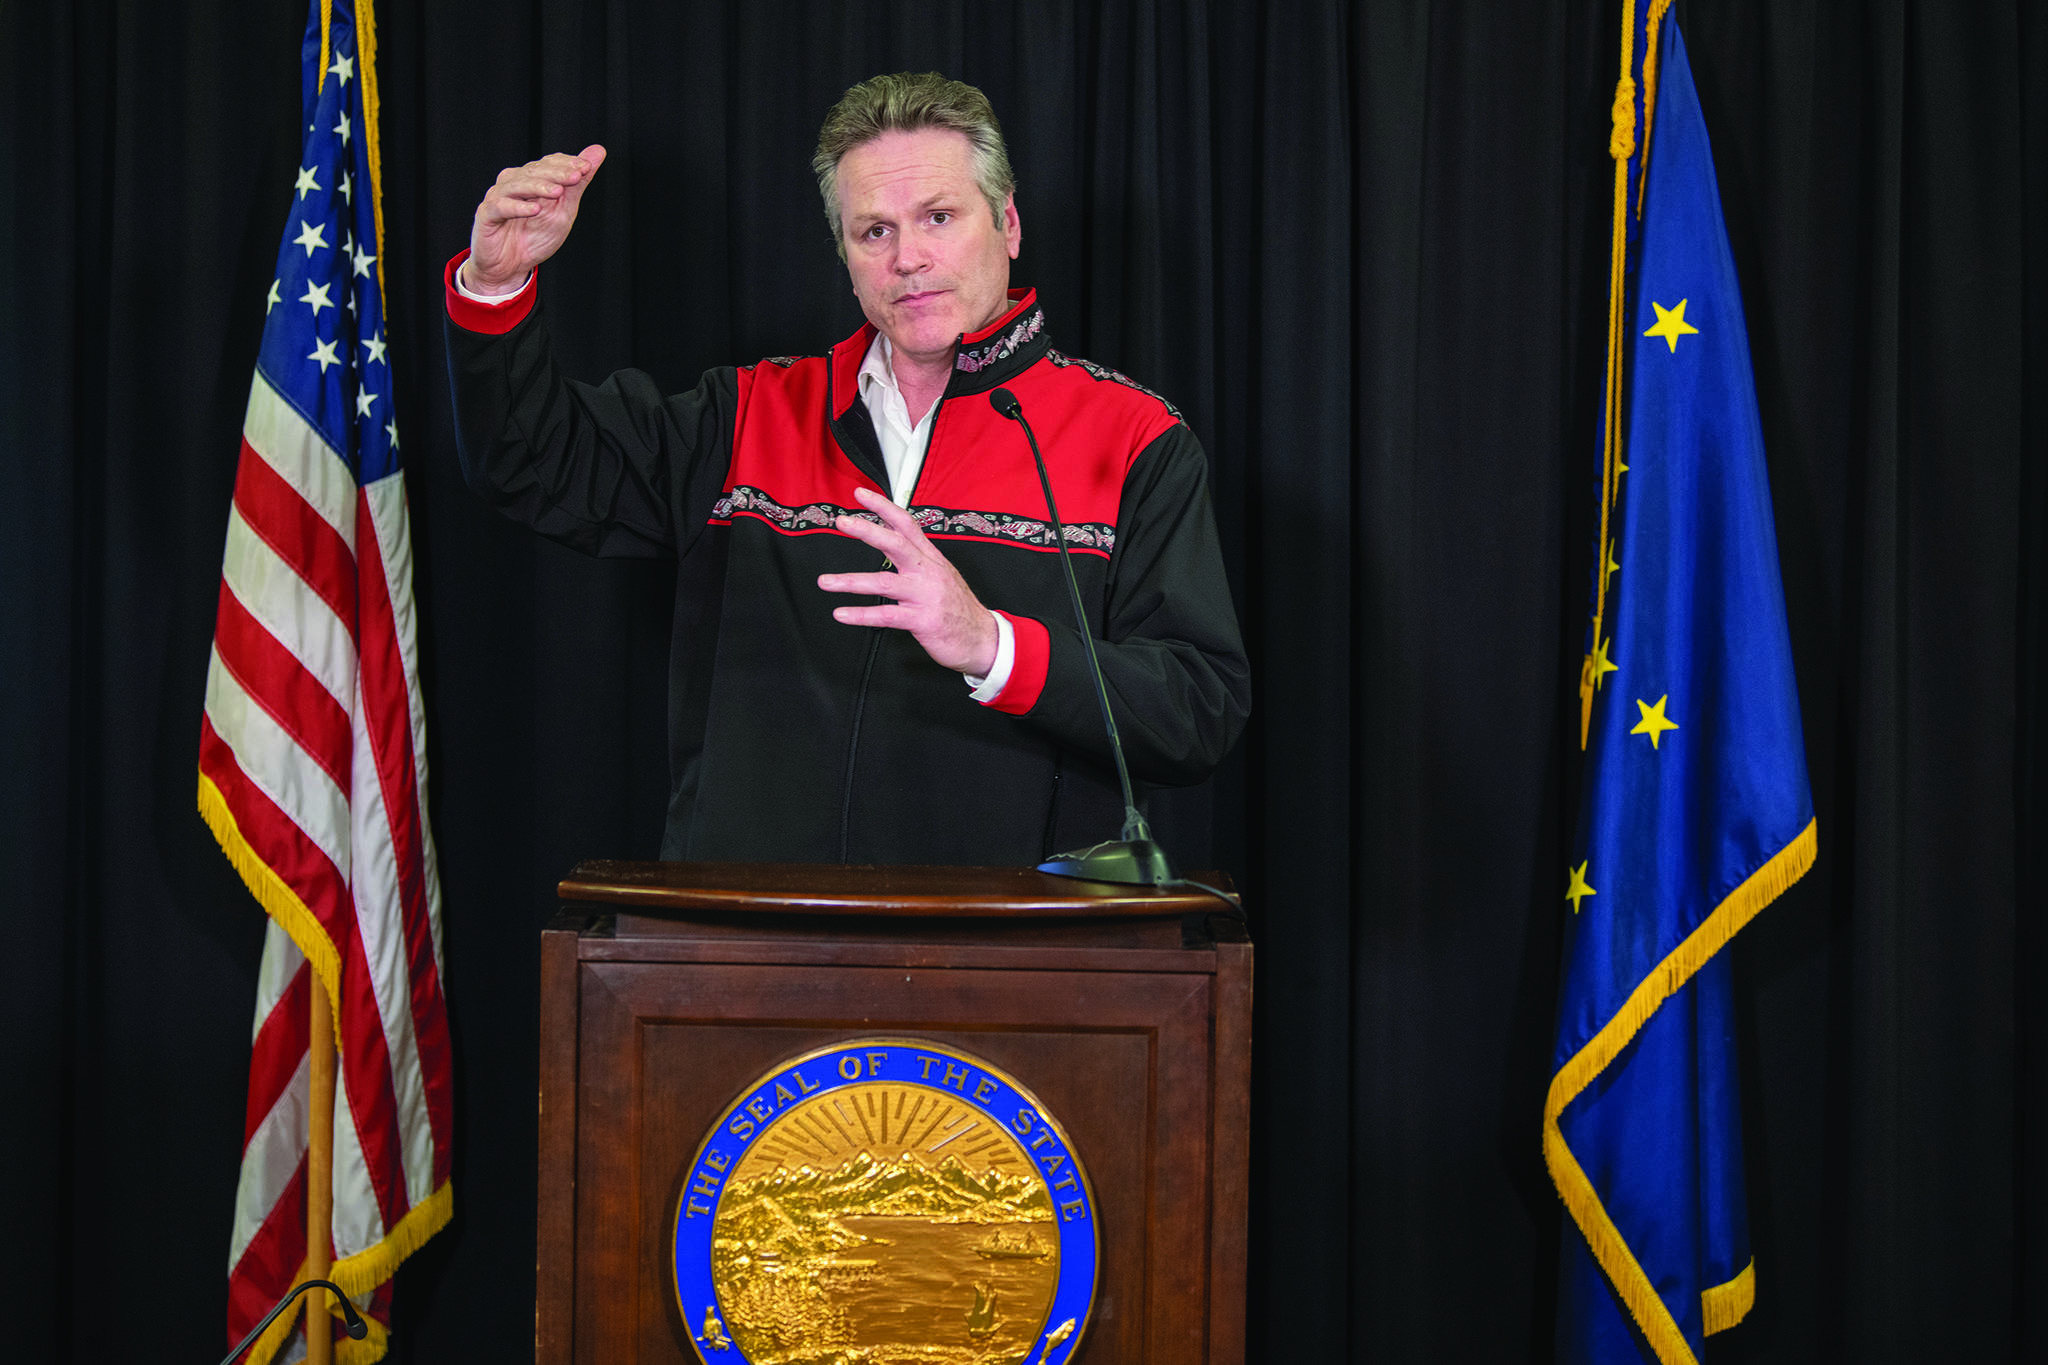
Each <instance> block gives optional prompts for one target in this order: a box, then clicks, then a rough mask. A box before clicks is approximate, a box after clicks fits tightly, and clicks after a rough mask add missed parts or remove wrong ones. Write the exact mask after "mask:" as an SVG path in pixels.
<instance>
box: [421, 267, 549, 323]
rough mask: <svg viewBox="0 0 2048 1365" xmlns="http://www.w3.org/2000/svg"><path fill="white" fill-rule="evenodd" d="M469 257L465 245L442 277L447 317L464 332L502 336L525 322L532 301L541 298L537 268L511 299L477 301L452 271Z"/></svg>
mask: <svg viewBox="0 0 2048 1365" xmlns="http://www.w3.org/2000/svg"><path fill="white" fill-rule="evenodd" d="M468 259H469V248H468V247H464V248H463V249H462V250H460V251H458V252H456V253H455V258H454V259H453V260H451V261H449V262H448V269H447V271H446V273H445V274H444V275H443V276H442V279H443V282H444V283H445V284H446V286H447V289H446V294H447V300H448V316H449V317H450V318H451V319H452V320H453V321H454V323H455V325H456V326H457V327H460V328H461V329H462V330H463V331H465V332H487V333H489V334H490V335H492V336H502V335H503V334H504V333H506V332H509V331H511V330H512V329H513V328H514V327H517V326H518V325H519V324H520V323H522V322H524V321H526V315H527V314H528V313H531V312H532V311H533V301H534V300H535V299H537V298H539V297H540V290H539V289H538V288H537V287H536V285H537V282H538V281H539V279H540V272H539V271H538V270H536V271H534V272H533V273H532V274H531V275H529V276H527V277H526V287H525V288H524V289H521V290H520V291H519V292H518V293H517V294H514V295H513V296H512V298H511V301H510V302H507V303H499V304H489V303H478V302H477V301H476V300H475V299H472V298H470V297H468V296H467V295H465V294H464V293H463V292H462V291H461V290H460V289H457V288H456V287H455V272H456V271H458V270H460V269H461V268H462V263H463V262H464V261H466V260H468Z"/></svg>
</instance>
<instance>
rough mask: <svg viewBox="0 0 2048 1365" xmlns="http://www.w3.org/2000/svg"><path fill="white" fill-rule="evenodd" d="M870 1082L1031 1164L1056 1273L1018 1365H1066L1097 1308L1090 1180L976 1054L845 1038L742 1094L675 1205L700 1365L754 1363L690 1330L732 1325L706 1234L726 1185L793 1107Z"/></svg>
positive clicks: (1061, 1137)
mask: <svg viewBox="0 0 2048 1365" xmlns="http://www.w3.org/2000/svg"><path fill="white" fill-rule="evenodd" d="M877 1083H888V1084H892V1085H897V1086H902V1087H905V1088H908V1089H912V1090H923V1091H931V1092H933V1093H935V1094H937V1095H939V1096H942V1097H944V1098H946V1099H949V1100H953V1101H956V1102H959V1101H964V1102H965V1103H966V1104H967V1105H969V1106H971V1107H972V1108H973V1109H976V1110H979V1111H981V1113H982V1114H983V1115H984V1116H985V1117H986V1118H987V1120H988V1121H989V1122H990V1123H991V1125H992V1126H999V1127H1001V1128H1002V1129H1004V1130H1005V1132H1006V1134H1007V1135H1008V1136H1009V1137H1010V1138H1011V1139H1013V1140H1014V1141H1015V1143H1016V1144H1017V1145H1018V1146H1020V1147H1022V1148H1023V1149H1024V1151H1025V1153H1026V1154H1027V1155H1028V1156H1029V1157H1030V1159H1031V1160H1032V1162H1033V1164H1034V1166H1035V1167H1036V1170H1035V1171H1034V1174H1035V1175H1036V1176H1037V1177H1038V1178H1039V1179H1041V1180H1042V1181H1043V1182H1044V1184H1045V1185H1046V1187H1047V1192H1048V1194H1049V1195H1050V1198H1051V1200H1052V1204H1053V1208H1054V1218H1053V1223H1052V1226H1053V1230H1054V1231H1055V1232H1056V1233H1057V1235H1058V1239H1059V1274H1058V1280H1057V1283H1056V1285H1055V1288H1054V1290H1053V1294H1052V1300H1051V1304H1050V1306H1049V1308H1048V1309H1047V1312H1046V1315H1045V1319H1044V1322H1043V1323H1042V1324H1041V1330H1040V1331H1039V1332H1038V1334H1037V1335H1036V1336H1035V1337H1034V1338H1033V1341H1032V1345H1031V1348H1030V1350H1029V1351H1027V1352H1025V1354H1024V1355H1022V1356H1020V1357H1018V1359H1017V1362H1016V1365H1067V1362H1068V1361H1070V1360H1071V1359H1072V1358H1073V1356H1074V1354H1075V1352H1076V1351H1077V1350H1078V1349H1079V1348H1080V1344H1081V1340H1082V1338H1083V1336H1084V1335H1085V1333H1086V1331H1087V1326H1088V1316H1089V1312H1090V1310H1091V1309H1092V1308H1093V1307H1094V1304H1095V1289H1096V1280H1097V1269H1098V1260H1099V1254H1100V1249H1101V1234H1100V1231H1099V1229H1098V1227H1097V1225H1096V1217H1095V1191H1094V1187H1093V1186H1092V1185H1090V1184H1089V1181H1088V1174H1087V1171H1086V1169H1085V1168H1084V1167H1083V1166H1082V1164H1081V1161H1080V1159H1079V1157H1078V1156H1077V1155H1076V1153H1075V1152H1074V1148H1073V1144H1072V1143H1071V1142H1070V1141H1069V1140H1068V1138H1067V1135H1066V1132H1065V1130H1063V1129H1062V1128H1061V1127H1060V1125H1059V1123H1058V1122H1057V1121H1056V1120H1054V1119H1053V1118H1052V1116H1051V1115H1049V1114H1047V1113H1046V1112H1045V1106H1044V1105H1042V1104H1040V1103H1039V1101H1038V1097H1037V1096H1036V1095H1033V1094H1032V1093H1031V1091H1029V1090H1028V1089H1026V1088H1025V1087H1024V1086H1023V1085H1022V1084H1020V1083H1019V1082H1017V1081H1016V1080H1015V1079H1013V1078H1012V1077H1010V1076H1009V1075H1007V1074H1005V1073H1004V1072H1002V1071H1001V1070H999V1069H997V1068H996V1067H994V1066H992V1065H990V1064H989V1063H988V1062H986V1061H984V1060H982V1059H981V1058H979V1057H977V1056H975V1055H973V1054H972V1053H968V1052H962V1051H960V1050H959V1049H957V1048H953V1047H948V1046H946V1045H944V1044H940V1043H933V1042H930V1041H928V1040H925V1039H918V1038H851V1039H848V1040H846V1041H844V1042H840V1043H835V1044H833V1045H832V1046H830V1047H824V1048H819V1049H817V1050H815V1051H812V1052H806V1053H804V1054H803V1055H802V1056H799V1057H793V1058H791V1059H789V1060H788V1061H786V1062H784V1063H782V1064H781V1065H779V1066H777V1067H776V1068H775V1069H774V1070H772V1071H769V1072H767V1073H765V1074H764V1075H762V1076H761V1077H759V1078H758V1079H757V1080H756V1081H755V1082H754V1083H753V1084H752V1085H750V1086H749V1087H747V1089H746V1090H744V1091H742V1092H741V1093H740V1094H739V1096H738V1097H736V1098H735V1099H734V1100H733V1101H732V1103H731V1104H729V1105H727V1106H726V1107H725V1110H724V1112H723V1113H721V1114H720V1115H719V1116H718V1121H717V1122H716V1123H714V1124H712V1126H711V1129H710V1131H709V1132H708V1133H707V1134H706V1135H705V1137H704V1141H703V1142H702V1143H701V1144H700V1145H699V1147H698V1149H697V1154H696V1156H695V1157H694V1158H693V1159H692V1161H691V1163H690V1167H689V1171H688V1174H687V1176H686V1177H685V1179H684V1182H683V1189H682V1193H681V1195H680V1196H679V1197H678V1198H677V1200H676V1232H675V1258H674V1266H675V1290H676V1305H677V1307H678V1309H679V1310H680V1311H681V1313H682V1320H683V1324H684V1329H685V1330H686V1331H689V1332H691V1333H692V1336H691V1341H692V1344H693V1345H695V1346H696V1348H697V1354H698V1355H699V1356H700V1357H701V1358H703V1359H704V1360H705V1362H706V1365H752V1362H751V1360H750V1359H749V1357H748V1356H747V1355H746V1353H745V1350H744V1348H743V1347H742V1346H741V1345H740V1343H739V1342H738V1341H736V1340H733V1339H732V1338H731V1337H729V1336H725V1335H724V1333H723V1328H722V1326H721V1327H719V1328H718V1329H717V1330H715V1331H712V1332H710V1333H709V1336H710V1338H711V1339H710V1340H709V1341H707V1339H706V1337H705V1336H702V1335H697V1324H699V1323H700V1322H702V1321H703V1320H704V1319H705V1317H706V1315H707V1313H708V1312H710V1311H711V1310H713V1309H714V1308H715V1309H716V1310H717V1312H718V1315H719V1317H720V1318H725V1317H729V1316H730V1315H729V1314H728V1313H727V1312H726V1311H725V1310H726V1308H727V1305H726V1304H725V1303H724V1302H723V1300H722V1299H721V1297H720V1294H719V1290H718V1284H717V1281H716V1279H715V1277H714V1276H713V1273H712V1241H713V1237H712V1229H713V1226H714V1224H715V1223H716V1221H717V1212H718V1207H719V1199H720V1196H721V1195H722V1194H723V1193H724V1189H725V1181H726V1178H727V1177H728V1176H729V1175H731V1174H733V1173H734V1172H736V1171H738V1170H739V1169H741V1167H742V1166H743V1164H744V1163H745V1161H746V1158H747V1155H748V1154H749V1153H750V1152H751V1151H753V1149H754V1145H755V1144H756V1143H757V1142H759V1141H760V1140H761V1139H762V1138H763V1137H764V1136H765V1135H766V1134H768V1133H769V1131H770V1130H771V1129H772V1127H773V1126H774V1124H775V1121H776V1119H777V1118H779V1117H780V1116H781V1115H782V1114H783V1113H786V1112H788V1111H789V1110H790V1109H792V1108H793V1107H795V1105H796V1104H799V1103H803V1102H807V1101H809V1100H812V1099H815V1098H817V1097H819V1096H826V1095H831V1094H833V1093H834V1092H837V1091H844V1090H849V1089H852V1088H854V1087H856V1086H871V1085H874V1084H877ZM707 1326H708V1324H707Z"/></svg>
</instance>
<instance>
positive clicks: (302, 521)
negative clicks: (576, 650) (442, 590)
mask: <svg viewBox="0 0 2048 1365" xmlns="http://www.w3.org/2000/svg"><path fill="white" fill-rule="evenodd" d="M411 553H412V552H411V543H410V537H409V534H408V531H407V520H406V504H405V485H404V480H403V476H402V475H400V474H397V473H394V474H392V475H390V476H388V477H386V478H383V479H380V480H378V481H377V482H375V483H373V484H370V485H368V486H365V487H362V488H358V487H357V486H356V482H355V479H354V477H353V476H352V474H351V472H350V469H349V466H348V464H347V463H346V462H345V461H344V460H343V459H342V458H341V456H340V455H339V454H338V453H337V452H335V451H334V450H333V449H332V448H331V447H330V446H329V445H328V444H327V443H326V442H325V441H324V440H323V439H321V437H320V435H319V433H318V432H317V431H316V430H315V429H314V428H313V427H312V426H311V425H310V424H309V423H307V422H306V420H305V419H304V418H303V417H301V416H300V415H299V413H298V412H297V411H296V410H294V409H293V408H292V407H291V405H290V404H288V403H286V402H285V401H284V399H283V398H282V397H281V396H280V395H279V394H278V393H277V392H276V391H275V390H274V389H273V388H272V387H271V386H270V384H269V383H268V382H267V381H266V380H265V379H264V378H263V376H262V375H261V373H260V372H259V373H258V374H257V376H256V378H255V381H254V383H253V384H252V385H251V388H250V394H249V407H248V415H247V418H246V419H245V422H244V425H243V439H242V451H241V463H240V468H239V471H238V473H237V476H236V481H235V497H234V505H233V509H232V511H231V513H230V516H229V521H228V538H227V551H226V554H225V557H224V560H223V564H222V570H221V593H220V608H219V615H218V618H217V624H216V629H215V636H214V649H213V657H212V662H211V666H210V669H209V672H208V676H207V685H206V711H205V716H204V718H203V720H202V722H201V733H200V772H201V775H202V778H203V779H204V782H205V783H210V784H211V786H212V787H213V789H214V790H215V791H217V793H218V796H219V800H218V803H217V805H216V807H215V809H214V812H213V814H214V816H215V825H216V832H217V833H221V834H222V839H223V843H225V844H229V845H230V847H229V852H230V855H231V856H234V857H235V858H236V861H237V865H238V866H240V867H241V868H242V871H243V874H244V876H245V878H247V879H248V880H249V881H250V883H251V885H252V887H254V888H255V889H256V890H257V893H258V895H259V897H261V898H263V899H264V901H265V904H266V906H267V907H268V908H269V909H270V910H271V912H272V918H271V921H270V927H269V937H268V938H267V940H266V942H265V946H264V955H263V966H262V970H261V978H260V982H259V988H258V992H257V1000H256V1021H255V1034H254V1045H253V1051H252V1056H251V1059H250V1072H249V1110H248V1118H247V1123H246V1126H245V1129H244V1140H243V1153H242V1178H241V1185H240V1189H239V1191H238V1193H237V1197H236V1206H235V1225H234V1232H233V1237H232V1240H231V1247H230V1252H229V1295H230V1312H229V1328H230V1333H231V1335H232V1336H238V1335H239V1334H240V1333H242V1332H245V1331H247V1330H248V1328H249V1327H252V1326H254V1324H255V1322H256V1321H257V1319H259V1318H260V1317H261V1316H262V1314H263V1313H265V1312H267V1311H268V1310H269V1307H270V1305H271V1304H272V1303H273V1302H275V1300H276V1299H277V1298H278V1297H279V1296H281V1295H282V1294H283V1293H284V1292H285V1290H287V1289H289V1288H290V1287H291V1285H292V1283H293V1282H294V1280H295V1277H296V1275H297V1272H298V1270H299V1268H300V1265H301V1262H302V1261H303V1259H304V1255H305V1245H306V1232H305V1180H306V1150H307V1127H308V1124H307V1116H308V1079H307V1078H308V1059H307V1037H308V1032H309V1011H310V1006H311V997H310V994H309V993H310V992H311V991H312V990H314V989H320V988H322V987H321V986H320V984H319V982H318V980H317V979H316V978H317V977H318V975H320V973H318V972H316V962H317V961H319V960H324V962H325V963H328V964H332V966H333V968H334V976H335V979H334V980H333V981H332V982H330V983H328V988H331V989H332V990H333V991H334V994H335V999H336V1006H337V1009H336V1020H337V1028H338V1032H339V1035H340V1043H341V1057H340V1066H339V1081H338V1084H337V1087H336V1102H335V1121H334V1128H335V1132H334V1224H333V1240H334V1261H335V1270H334V1275H333V1278H334V1279H335V1280H336V1282H337V1283H339V1284H341V1285H342V1286H343V1287H344V1288H346V1289H349V1290H350V1291H351V1292H352V1293H357V1294H368V1292H369V1291H370V1290H371V1289H373V1288H374V1287H375V1286H376V1285H377V1284H378V1283H380V1282H381V1281H383V1280H384V1279H386V1278H388V1277H389V1275H390V1272H391V1269H392V1268H394V1267H395V1266H396V1264H397V1262H398V1260H400V1259H402V1258H403V1257H404V1255H405V1254H406V1253H407V1252H409V1251H410V1250H412V1249H413V1248H414V1247H415V1246H417V1245H418V1243H419V1242H420V1241H421V1240H424V1237H425V1236H426V1235H427V1234H428V1233H430V1232H431V1231H432V1230H433V1227H435V1226H438V1225H439V1223H440V1222H441V1221H443V1220H445V1217H446V1203H447V1200H448V1197H449V1196H448V1189H447V1186H448V1166H449V1152H450V1141H451V1127H452V1115H453V1108H454V1104H453V1096H452V1093H451V1084H452V1078H451V1070H452V1066H451V1059H450V1046H449V1038H448V1026H447V1017H446V1011H445V1008H444V1003H443V1000H442V993H441V976H442V959H441V902H440V883H439V878H438V876H437V875H436V871H435V862H434V848H433V840H432V837H431V835H430V833H429V831H428V827H427V819H426V808H427V801H426V763H425V713H424V708H423V706H422V704H421V699H420V692H419V685H418V656H417V651H416V648H415V643H414V636H415V627H414V611H413V602H412V588H411V584H412V563H411ZM203 790H204V789H203V788H202V791H203ZM204 801H205V798H204V796H203V797H202V803H203V804H204ZM222 811H224V813H225V816H226V817H227V819H226V823H227V824H228V825H229V826H230V828H229V829H228V830H226V831H223V830H222V829H221V825H222V823H223V822H222V821H221V820H220V819H219V818H218V817H219V815H220V814H221V812H222ZM237 840H238V841H239V843H240V845H241V847H239V848H237V847H234V846H233V843H234V841H237ZM252 864H253V866H252ZM266 872H267V873H268V874H269V876H266V875H265V874H266ZM266 887H267V888H268V889H269V890H268V894H266V890H265V888H266ZM301 911H302V912H301ZM308 952H310V953H311V955H312V956H313V958H314V959H316V962H309V961H308V958H307V954H308ZM409 1218H410V1219H411V1222H410V1223H408V1221H407V1220H408V1219H409ZM422 1220H426V1221H428V1222H430V1223H431V1226H421V1224H422Z"/></svg>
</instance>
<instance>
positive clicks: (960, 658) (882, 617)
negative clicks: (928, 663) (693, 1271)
mask: <svg viewBox="0 0 2048 1365" xmlns="http://www.w3.org/2000/svg"><path fill="white" fill-rule="evenodd" d="M854 496H856V497H858V498H859V499H860V503H861V506H863V507H865V508H867V509H868V510H869V511H870V512H873V513H874V514H875V515H876V516H878V517H880V518H881V519H882V524H881V525H880V526H877V525H875V524H874V523H873V522H871V521H865V520H863V519H861V518H859V517H841V518H839V520H838V523H837V525H838V529H839V530H840V531H842V532H844V533H845V534H846V535H849V536H852V537H853V538H854V539H855V540H860V541H865V542H866V543H868V544H869V545H872V546H874V547H875V548H876V549H877V550H880V551H881V552H882V553H883V554H885V555H887V556H889V562H890V564H892V565H893V566H895V572H894V573H888V572H883V573H828V574H819V575H818V586H819V587H821V588H823V589H824V590H825V591H826V592H850V593H860V594H863V595H867V596H873V597H887V598H892V599H894V604H893V605H890V606H879V607H835V608H833V609H832V619H833V620H835V621H839V622H841V623H843V624H845V625H849V626H890V627H893V628H894V629H897V630H907V631H909V632H910V633H911V634H912V635H914V636H916V637H917V642H918V643H919V644H921V645H923V646H924V652H925V653H927V654H929V655H931V656H932V660H933V661H934V662H935V663H938V664H940V665H942V666H943V667H946V668H950V669H953V670H954V671H955V672H958V673H967V674H971V675H973V676H975V677H986V676H987V675H988V671H989V670H990V669H991V668H994V667H995V663H996V646H997V644H998V642H999V633H998V632H997V630H996V622H995V618H994V617H993V616H991V615H990V614H989V611H988V608H986V607H984V606H982V605H981V602H980V600H979V599H978V598H976V597H975V595H974V590H973V589H972V588H970V587H968V586H967V580H966V579H964V578H962V577H961V576H960V571H959V570H958V569H956V568H954V567H953V566H952V564H951V563H950V562H948V561H947V559H946V557H945V556H944V555H942V554H940V553H939V552H938V550H937V549H935V548H934V547H933V546H932V543H931V541H929V540H927V539H925V534H924V531H923V529H922V528H921V527H919V526H918V524H917V522H916V521H915V520H913V519H912V517H911V515H910V513H908V512H906V511H904V510H903V509H902V508H901V507H898V506H897V505H896V504H895V503H893V502H891V501H889V500H888V499H887V498H885V497H883V496H882V495H881V494H880V493H877V492H875V491H874V490H873V489H871V488H861V489H856V490H855V493H854Z"/></svg>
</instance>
